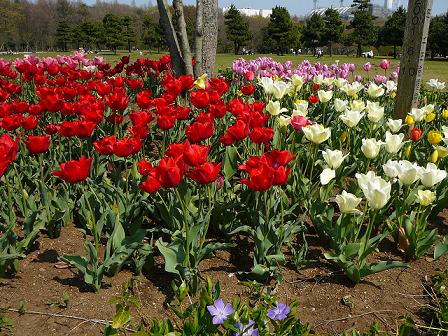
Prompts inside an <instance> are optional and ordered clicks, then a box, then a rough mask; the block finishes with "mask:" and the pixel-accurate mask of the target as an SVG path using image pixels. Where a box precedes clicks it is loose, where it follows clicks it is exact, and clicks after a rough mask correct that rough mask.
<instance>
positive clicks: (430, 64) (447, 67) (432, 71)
mask: <svg viewBox="0 0 448 336" xmlns="http://www.w3.org/2000/svg"><path fill="white" fill-rule="evenodd" d="M61 54H67V55H68V54H69V53H61V52H42V53H37V55H39V56H41V57H48V56H55V55H61ZM99 55H100V56H103V57H104V58H105V59H106V60H107V61H108V62H115V61H117V60H118V59H120V58H121V57H122V56H123V55H128V53H127V52H125V51H120V52H118V53H117V55H114V54H112V53H100V54H99ZM160 55H162V54H158V53H145V55H144V57H149V58H152V59H155V58H158V57H160ZM260 56H265V57H266V56H267V57H272V58H273V59H275V60H277V61H279V62H282V63H284V62H286V61H289V60H290V61H293V62H294V64H297V63H300V62H302V61H303V60H305V59H309V60H310V61H311V62H320V63H327V64H331V63H334V62H335V61H337V60H339V62H340V63H354V64H356V65H357V66H358V67H357V68H358V71H359V73H360V74H363V72H364V71H362V70H360V66H361V65H362V64H364V63H366V62H370V63H372V64H373V65H378V64H379V62H380V61H381V59H382V57H378V58H374V59H365V58H356V57H347V56H345V55H335V56H333V57H329V56H323V57H322V58H320V59H317V58H315V57H313V56H311V55H298V56H293V55H285V56H277V55H260V54H256V55H249V56H244V58H246V59H255V58H257V57H260ZM1 57H3V58H6V59H13V58H16V57H21V56H17V55H2V56H1ZM138 57H141V56H140V55H139V54H138V53H137V52H132V53H131V59H135V58H138ZM238 57H242V56H236V55H233V54H218V55H217V59H216V69H217V70H219V69H224V68H226V67H229V66H230V65H231V64H232V61H233V60H234V59H235V58H238ZM389 59H390V60H391V62H392V67H393V68H395V66H396V64H397V63H398V60H394V59H392V58H389ZM358 71H357V72H358ZM376 73H378V74H382V73H383V70H381V69H379V68H378V67H376V66H374V67H373V68H372V75H374V74H376ZM430 78H438V79H439V80H441V81H443V82H447V83H448V61H431V60H426V61H425V70H424V81H427V80H428V79H430Z"/></svg>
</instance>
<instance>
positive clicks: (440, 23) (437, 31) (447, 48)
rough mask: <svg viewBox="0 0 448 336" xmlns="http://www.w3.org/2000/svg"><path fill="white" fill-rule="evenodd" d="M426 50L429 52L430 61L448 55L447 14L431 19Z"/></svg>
mask: <svg viewBox="0 0 448 336" xmlns="http://www.w3.org/2000/svg"><path fill="white" fill-rule="evenodd" d="M428 49H430V50H431V59H434V58H435V57H436V56H437V55H441V56H443V57H445V56H446V55H447V54H448V12H447V13H446V14H445V15H441V16H435V17H433V18H432V19H431V23H430V25H429V34H428Z"/></svg>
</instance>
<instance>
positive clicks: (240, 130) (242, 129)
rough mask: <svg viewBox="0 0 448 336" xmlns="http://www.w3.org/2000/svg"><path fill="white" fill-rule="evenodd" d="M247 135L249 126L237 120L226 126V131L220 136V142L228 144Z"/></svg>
mask: <svg viewBox="0 0 448 336" xmlns="http://www.w3.org/2000/svg"><path fill="white" fill-rule="evenodd" d="M248 135H249V127H248V126H247V124H246V123H245V122H244V121H242V120H237V121H236V122H235V123H234V124H233V125H232V126H229V128H227V131H226V133H225V134H224V135H223V136H222V137H221V142H222V143H223V144H224V145H226V146H228V145H231V144H234V143H235V142H237V141H239V140H243V139H244V138H245V137H247V136H248Z"/></svg>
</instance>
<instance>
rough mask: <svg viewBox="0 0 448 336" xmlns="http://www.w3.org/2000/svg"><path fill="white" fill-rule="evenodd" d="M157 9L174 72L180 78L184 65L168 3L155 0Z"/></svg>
mask: <svg viewBox="0 0 448 336" xmlns="http://www.w3.org/2000/svg"><path fill="white" fill-rule="evenodd" d="M157 7H158V9H159V15H160V23H161V25H162V28H163V30H164V33H165V39H166V43H167V44H168V48H169V50H170V55H171V62H172V63H173V68H174V72H175V73H176V75H177V76H180V75H182V74H184V73H185V64H184V60H183V58H182V53H181V51H180V47H179V42H178V41H177V36H176V32H175V30H174V27H173V22H172V21H171V15H170V12H169V10H170V9H169V6H168V3H167V2H166V0H157Z"/></svg>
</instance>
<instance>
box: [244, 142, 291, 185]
mask: <svg viewBox="0 0 448 336" xmlns="http://www.w3.org/2000/svg"><path fill="white" fill-rule="evenodd" d="M294 157H295V156H294V155H292V154H291V153H290V152H289V151H287V150H284V151H279V150H273V151H271V152H267V153H264V154H263V155H261V156H251V157H249V160H247V162H246V163H245V164H242V165H240V167H239V168H240V169H241V170H243V171H245V172H247V173H248V174H249V178H242V179H241V183H243V184H245V185H247V186H248V187H249V188H251V189H254V190H257V191H265V190H267V189H269V188H270V187H272V186H275V185H284V184H286V183H287V182H288V177H289V173H290V172H291V169H290V168H287V167H286V166H287V165H288V163H289V162H291V160H293V159H294Z"/></svg>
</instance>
